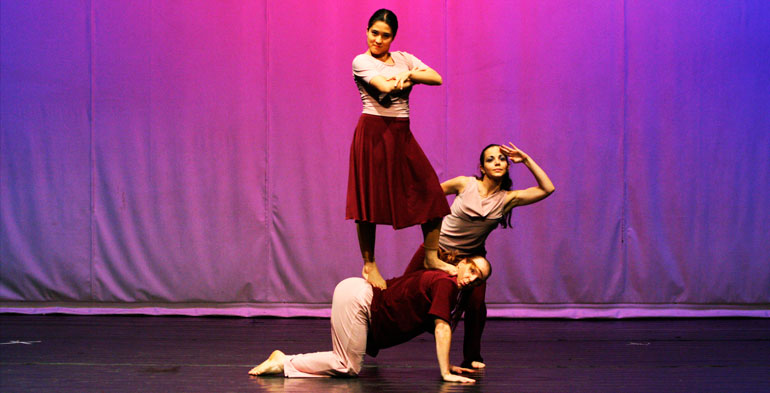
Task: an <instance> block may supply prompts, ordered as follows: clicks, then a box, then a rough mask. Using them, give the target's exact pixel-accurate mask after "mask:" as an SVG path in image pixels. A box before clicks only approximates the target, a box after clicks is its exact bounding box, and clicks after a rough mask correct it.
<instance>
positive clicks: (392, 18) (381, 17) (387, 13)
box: [366, 8, 398, 38]
mask: <svg viewBox="0 0 770 393" xmlns="http://www.w3.org/2000/svg"><path fill="white" fill-rule="evenodd" d="M375 22H385V24H387V25H388V26H390V30H391V31H392V33H393V38H396V32H398V18H396V14H394V13H393V11H391V10H388V9H385V8H380V9H379V10H377V11H374V14H372V17H371V18H369V24H368V25H367V26H366V30H369V29H371V28H372V25H373V24H374V23H375Z"/></svg>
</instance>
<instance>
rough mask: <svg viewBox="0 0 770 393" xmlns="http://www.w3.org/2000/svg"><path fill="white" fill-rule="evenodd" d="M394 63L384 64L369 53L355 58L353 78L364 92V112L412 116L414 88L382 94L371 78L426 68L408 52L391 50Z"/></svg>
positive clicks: (362, 94)
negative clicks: (411, 97) (372, 83)
mask: <svg viewBox="0 0 770 393" xmlns="http://www.w3.org/2000/svg"><path fill="white" fill-rule="evenodd" d="M390 56H391V57H392V58H393V64H387V63H383V62H381V61H379V60H377V59H375V58H374V57H372V56H370V55H367V54H366V53H364V54H360V55H358V56H356V58H355V59H353V77H354V79H355V81H356V86H358V92H359V93H361V103H362V104H363V107H364V109H363V113H366V114H369V115H376V116H385V117H409V93H410V92H411V91H412V88H411V87H410V88H408V89H404V90H403V91H401V92H398V93H396V94H385V93H381V92H380V91H379V90H377V88H375V87H374V86H372V85H370V84H369V83H370V82H371V81H372V78H374V77H375V76H382V77H384V78H390V77H392V76H396V75H398V74H400V73H402V72H404V71H411V70H417V69H427V68H428V66H426V65H425V63H423V62H422V61H420V59H418V58H417V57H415V56H414V55H411V54H409V53H407V52H390Z"/></svg>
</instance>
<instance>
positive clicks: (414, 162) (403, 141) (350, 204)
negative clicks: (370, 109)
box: [345, 114, 449, 229]
mask: <svg viewBox="0 0 770 393" xmlns="http://www.w3.org/2000/svg"><path fill="white" fill-rule="evenodd" d="M447 214H449V204H448V203H447V201H446V196H444V192H443V191H442V189H441V184H440V183H439V181H438V177H437V176H436V172H435V171H434V170H433V167H432V166H431V165H430V162H429V161H428V158H427V157H426V156H425V153H423V151H422V149H421V148H420V146H419V145H418V144H417V141H416V140H415V139H414V136H413V135H412V132H411V131H410V130H409V118H400V117H382V116H375V115H368V114H362V115H361V118H359V120H358V125H357V126H356V132H355V134H354V135H353V144H352V145H351V147H350V171H349V173H348V196H347V203H346V208H345V218H347V219H353V220H356V221H366V222H371V223H374V224H386V225H392V226H393V227H394V228H396V229H400V228H406V227H409V226H412V225H416V224H423V223H426V222H428V221H431V220H433V219H436V218H441V217H444V216H445V215H447Z"/></svg>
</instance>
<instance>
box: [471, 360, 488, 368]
mask: <svg viewBox="0 0 770 393" xmlns="http://www.w3.org/2000/svg"><path fill="white" fill-rule="evenodd" d="M471 367H472V368H476V369H479V368H486V367H487V365H486V364H484V363H481V362H477V361H475V360H474V361H472V362H471Z"/></svg>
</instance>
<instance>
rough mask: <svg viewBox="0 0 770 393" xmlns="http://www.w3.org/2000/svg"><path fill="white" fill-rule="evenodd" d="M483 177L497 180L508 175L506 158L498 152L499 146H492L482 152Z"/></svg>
mask: <svg viewBox="0 0 770 393" xmlns="http://www.w3.org/2000/svg"><path fill="white" fill-rule="evenodd" d="M481 172H482V173H483V174H484V176H487V177H489V178H492V179H497V178H500V177H503V176H505V174H506V173H508V158H507V157H506V156H505V155H504V154H503V153H502V152H501V151H500V146H492V147H490V148H488V149H487V150H484V165H482V166H481Z"/></svg>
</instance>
